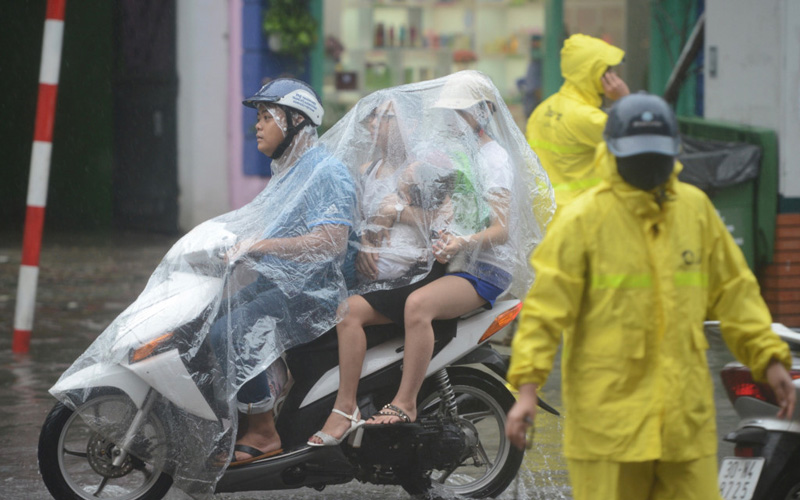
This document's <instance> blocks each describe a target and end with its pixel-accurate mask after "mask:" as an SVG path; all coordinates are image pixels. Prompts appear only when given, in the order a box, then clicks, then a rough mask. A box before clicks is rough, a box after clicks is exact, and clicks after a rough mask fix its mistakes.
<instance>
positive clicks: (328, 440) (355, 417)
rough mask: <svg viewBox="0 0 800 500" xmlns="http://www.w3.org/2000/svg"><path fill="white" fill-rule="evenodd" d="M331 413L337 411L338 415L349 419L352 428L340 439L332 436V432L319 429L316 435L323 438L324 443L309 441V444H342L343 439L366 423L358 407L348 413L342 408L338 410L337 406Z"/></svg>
mask: <svg viewBox="0 0 800 500" xmlns="http://www.w3.org/2000/svg"><path fill="white" fill-rule="evenodd" d="M331 413H336V414H337V415H341V416H343V417H344V418H346V419H347V420H349V421H350V428H349V429H347V430H346V431H345V433H344V434H342V437H340V438H339V439H336V438H335V437H333V436H331V435H330V434H326V433H324V432H322V431H321V430H320V431H317V432H315V433H314V436H315V437H318V438H320V439H321V440H322V443H314V442H312V441H308V442H307V444H308V445H309V446H338V445H340V444H342V441H344V440H345V439H347V437H348V436H349V435H350V434H351V433H352V432H353V431H355V430H358V429H359V428H360V427H361V426H362V425H364V421H363V420H361V411H359V409H358V408H356V411H354V412H353V414H352V415H348V414H347V413H345V412H343V411H341V410H337V409H336V408H334V409H333V410H331Z"/></svg>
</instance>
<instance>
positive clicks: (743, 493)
mask: <svg viewBox="0 0 800 500" xmlns="http://www.w3.org/2000/svg"><path fill="white" fill-rule="evenodd" d="M763 467H764V458H763V457H759V458H734V457H726V458H725V459H724V460H723V461H722V467H720V468H719V479H718V482H719V492H720V495H722V498H724V499H725V500H750V499H752V498H753V493H754V492H755V491H756V485H757V484H758V478H759V476H761V469H762V468H763Z"/></svg>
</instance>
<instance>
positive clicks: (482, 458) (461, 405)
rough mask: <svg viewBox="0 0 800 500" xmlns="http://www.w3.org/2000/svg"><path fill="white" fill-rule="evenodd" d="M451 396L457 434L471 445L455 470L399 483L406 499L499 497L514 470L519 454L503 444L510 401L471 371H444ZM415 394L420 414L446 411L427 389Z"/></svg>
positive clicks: (490, 379)
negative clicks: (408, 496)
mask: <svg viewBox="0 0 800 500" xmlns="http://www.w3.org/2000/svg"><path fill="white" fill-rule="evenodd" d="M447 372H448V376H449V377H450V383H451V385H452V386H453V391H454V392H455V399H456V404H457V408H458V416H459V418H460V419H461V420H462V429H464V430H465V431H466V432H468V433H469V434H470V435H471V437H472V438H473V439H477V444H476V445H475V446H474V448H473V450H472V453H470V456H469V457H468V458H467V459H466V460H464V461H463V462H462V463H461V464H460V466H459V467H458V468H456V469H455V470H447V471H444V470H433V471H427V472H425V473H423V474H417V475H409V476H406V477H404V478H402V482H401V485H402V486H403V488H404V489H405V490H406V491H407V492H408V493H410V494H412V495H419V494H423V495H426V496H428V497H439V496H441V497H442V498H453V497H454V496H455V497H469V498H486V497H495V496H497V495H499V494H500V493H502V492H503V491H504V490H505V489H506V488H507V487H508V485H509V484H511V481H513V480H514V477H515V476H516V474H517V471H518V470H519V467H520V465H521V464H522V459H523V453H522V451H520V450H519V449H517V448H515V447H514V446H512V445H511V442H510V441H509V440H508V439H507V438H506V434H505V423H506V414H507V413H508V411H509V410H510V409H511V407H512V406H513V405H514V401H515V400H514V396H513V395H512V394H511V393H510V392H509V391H508V389H506V387H505V385H504V384H503V383H501V382H500V381H499V380H498V379H496V378H495V377H494V376H492V375H490V374H488V373H486V372H483V371H480V370H476V369H474V368H465V367H454V368H449V369H448V370H447ZM426 386H427V387H428V388H427V389H426V387H425V386H424V387H423V390H422V391H420V399H421V402H420V403H419V404H418V406H417V407H418V408H419V410H420V413H421V414H436V413H441V414H444V413H443V412H445V411H446V409H445V405H444V404H443V400H442V397H441V395H440V394H439V392H438V391H437V390H434V389H433V387H431V386H428V384H426Z"/></svg>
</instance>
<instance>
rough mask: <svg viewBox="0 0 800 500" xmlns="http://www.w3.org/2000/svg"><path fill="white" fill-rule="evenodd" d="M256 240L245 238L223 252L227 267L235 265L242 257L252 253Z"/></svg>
mask: <svg viewBox="0 0 800 500" xmlns="http://www.w3.org/2000/svg"><path fill="white" fill-rule="evenodd" d="M258 241H259V240H258V238H252V237H251V238H245V239H243V240H240V241H238V242H236V244H235V245H233V246H232V247H231V248H230V249H228V251H227V252H225V256H224V258H225V263H226V264H227V265H232V264H235V263H236V262H237V261H239V260H241V259H242V257H244V256H245V255H247V254H248V253H251V252H252V251H253V247H254V246H255V244H256V243H258Z"/></svg>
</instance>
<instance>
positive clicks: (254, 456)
mask: <svg viewBox="0 0 800 500" xmlns="http://www.w3.org/2000/svg"><path fill="white" fill-rule="evenodd" d="M233 451H234V452H237V451H241V452H242V453H247V454H248V455H251V457H250V458H245V459H244V460H238V461H236V462H231V464H230V465H229V467H238V466H239V465H246V464H249V463H252V462H255V461H256V460H263V459H265V458H269V457H274V456H275V455H280V454H281V453H283V448H279V449H277V450H274V451H270V452H268V453H264V452H263V451H261V450H259V449H258V448H253V447H252V446H247V445H246V444H237V445H235V446H234V447H233Z"/></svg>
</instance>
